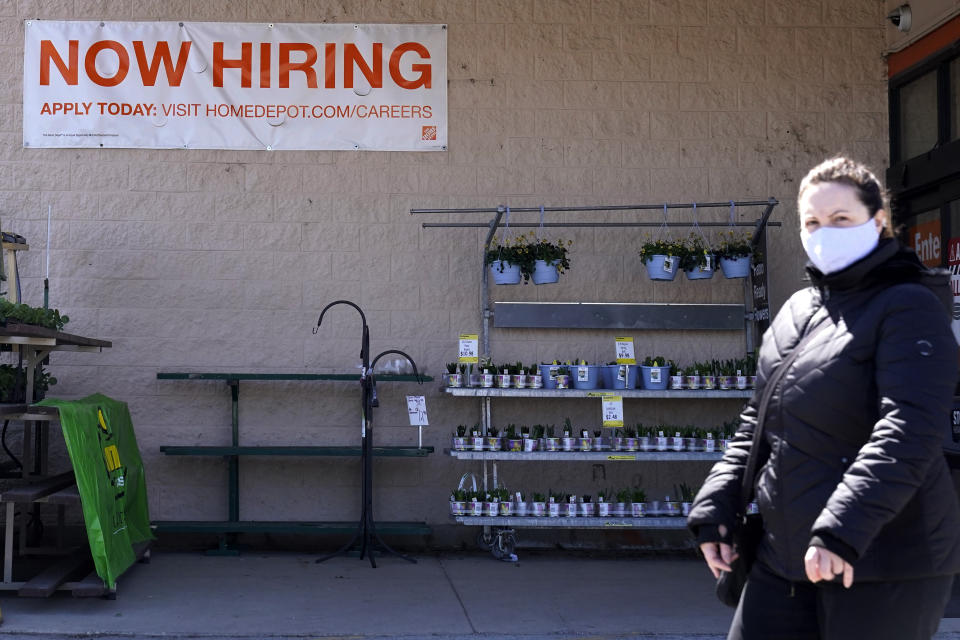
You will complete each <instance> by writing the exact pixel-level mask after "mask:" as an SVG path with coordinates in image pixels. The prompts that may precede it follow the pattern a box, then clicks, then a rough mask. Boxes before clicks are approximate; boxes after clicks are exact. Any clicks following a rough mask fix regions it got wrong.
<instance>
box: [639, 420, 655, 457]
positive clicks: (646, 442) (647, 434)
mask: <svg viewBox="0 0 960 640" xmlns="http://www.w3.org/2000/svg"><path fill="white" fill-rule="evenodd" d="M655 442H656V438H655V437H654V435H653V429H647V430H646V431H643V425H639V424H638V425H637V444H638V445H639V446H640V451H653V450H654V448H655V447H654V443H655Z"/></svg>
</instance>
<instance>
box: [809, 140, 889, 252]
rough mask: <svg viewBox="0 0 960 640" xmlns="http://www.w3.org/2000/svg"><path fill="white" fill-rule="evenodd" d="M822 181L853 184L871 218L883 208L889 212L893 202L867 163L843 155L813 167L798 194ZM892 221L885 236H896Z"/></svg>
mask: <svg viewBox="0 0 960 640" xmlns="http://www.w3.org/2000/svg"><path fill="white" fill-rule="evenodd" d="M821 182H839V183H841V184H845V185H849V186H851V187H853V190H854V191H855V192H856V193H857V198H858V199H859V200H860V202H862V203H863V206H865V207H866V208H867V212H868V213H869V214H870V217H871V218H872V217H873V216H875V215H876V214H877V211H880V210H881V209H883V210H884V211H886V212H887V215H888V216H889V215H890V202H889V200H888V198H887V194H886V192H885V191H884V189H883V186H882V185H881V184H880V180H878V179H877V176H875V175H874V174H873V172H872V171H870V169H868V168H867V166H866V165H864V164H862V163H860V162H857V161H855V160H851V159H850V158H845V157H843V156H837V157H835V158H830V159H829V160H824V161H823V162H821V163H820V164H818V165H817V166H815V167H814V168H813V169H810V171H809V172H808V173H807V175H806V176H804V178H803V180H802V181H801V182H800V191H799V192H798V194H797V197H798V198H799V197H800V196H801V195H803V191H804V189H806V188H807V187H809V186H810V185H813V184H819V183H821ZM891 223H892V220H889V219H888V220H887V225H886V227H885V228H884V230H883V234H882V235H883V236H885V237H891V236H892V235H893V232H892V230H891Z"/></svg>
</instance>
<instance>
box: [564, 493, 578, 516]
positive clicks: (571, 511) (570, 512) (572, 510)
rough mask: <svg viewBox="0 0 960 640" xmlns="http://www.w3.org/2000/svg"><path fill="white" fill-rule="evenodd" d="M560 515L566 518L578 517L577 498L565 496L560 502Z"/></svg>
mask: <svg viewBox="0 0 960 640" xmlns="http://www.w3.org/2000/svg"><path fill="white" fill-rule="evenodd" d="M560 515H561V516H562V517H564V518H576V517H577V496H575V495H567V494H564V495H563V500H562V501H561V502H560Z"/></svg>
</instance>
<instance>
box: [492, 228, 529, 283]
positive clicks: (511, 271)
mask: <svg viewBox="0 0 960 640" xmlns="http://www.w3.org/2000/svg"><path fill="white" fill-rule="evenodd" d="M484 264H486V265H489V267H490V276H491V277H492V278H493V283H494V284H520V280H521V279H522V278H523V271H524V270H527V271H529V270H530V269H531V268H532V260H531V258H530V256H529V254H528V253H527V249H526V241H525V239H524V237H523V236H518V237H517V238H515V239H513V240H509V239H508V240H505V241H503V242H500V241H497V243H496V244H495V245H490V247H489V248H488V249H487V251H486V253H485V254H484Z"/></svg>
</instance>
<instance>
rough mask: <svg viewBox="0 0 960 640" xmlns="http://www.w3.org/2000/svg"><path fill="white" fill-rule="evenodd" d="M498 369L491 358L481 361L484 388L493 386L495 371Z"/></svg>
mask: <svg viewBox="0 0 960 640" xmlns="http://www.w3.org/2000/svg"><path fill="white" fill-rule="evenodd" d="M495 371H496V369H495V368H494V366H493V363H492V362H490V359H489V358H485V359H483V360H481V361H480V386H481V387H483V388H484V389H491V388H493V377H494V376H493V373H494V372H495Z"/></svg>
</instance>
